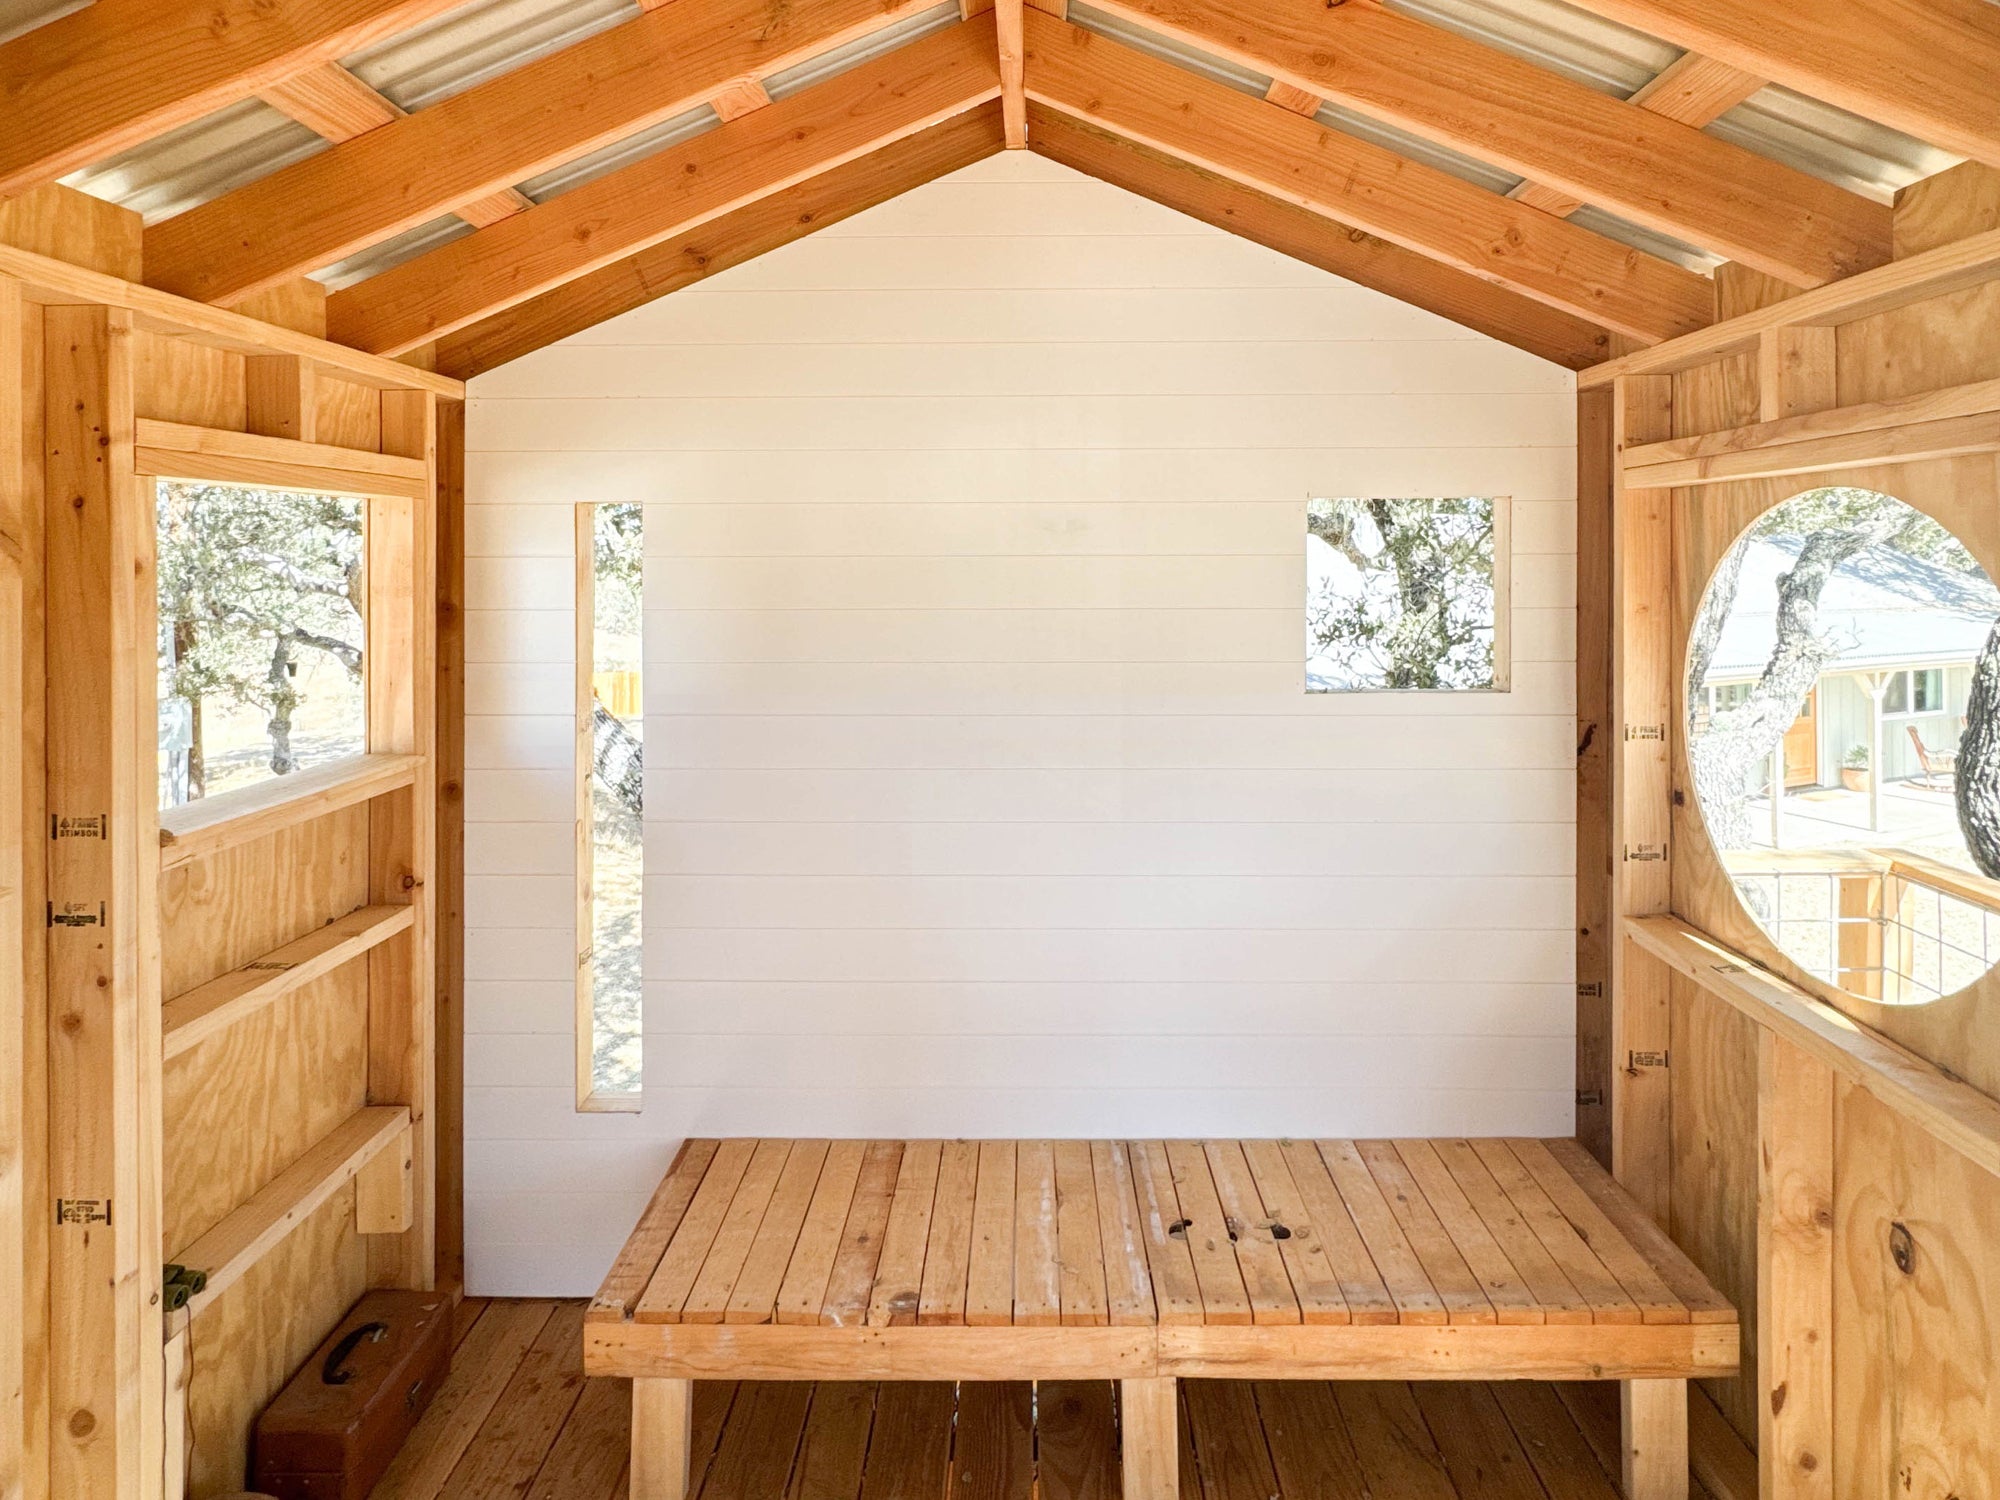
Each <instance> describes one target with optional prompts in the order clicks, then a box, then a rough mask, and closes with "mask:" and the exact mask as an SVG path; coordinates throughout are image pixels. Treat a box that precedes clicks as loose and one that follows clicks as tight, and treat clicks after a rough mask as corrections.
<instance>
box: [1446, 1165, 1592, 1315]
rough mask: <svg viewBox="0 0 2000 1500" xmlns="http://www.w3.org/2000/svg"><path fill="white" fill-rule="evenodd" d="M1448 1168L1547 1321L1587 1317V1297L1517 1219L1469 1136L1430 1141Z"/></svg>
mask: <svg viewBox="0 0 2000 1500" xmlns="http://www.w3.org/2000/svg"><path fill="white" fill-rule="evenodd" d="M1428 1144H1429V1145H1430V1147H1431V1149H1432V1150H1433V1151H1434V1152H1435V1153H1436V1154H1437V1158H1438V1160H1439V1161H1440V1162H1442V1163H1443V1164H1444V1168H1445V1170H1446V1171H1447V1172H1449V1173H1451V1177H1452V1181H1453V1182H1455V1183H1456V1184H1457V1185H1458V1189H1459V1191H1460V1192H1462V1193H1463V1194H1465V1197H1466V1201H1467V1202H1469V1203H1470V1204H1471V1205H1472V1208H1473V1211H1474V1212H1475V1213H1477V1214H1478V1215H1479V1217H1480V1220H1481V1222H1483V1223H1484V1224H1485V1225H1486V1228H1487V1230H1488V1232H1490V1233H1491V1234H1492V1236H1493V1238H1494V1239H1495V1240H1497V1241H1498V1242H1499V1243H1500V1246H1501V1248H1502V1249H1504V1250H1505V1251H1506V1252H1507V1259H1508V1260H1509V1261H1510V1262H1511V1263H1512V1264H1513V1266H1514V1269H1515V1270H1516V1271H1518V1272H1519V1273H1520V1275H1521V1279H1522V1280H1523V1281H1524V1282H1526V1283H1527V1285H1528V1287H1529V1289H1530V1290H1531V1291H1532V1292H1533V1293H1534V1296H1535V1302H1536V1304H1537V1305H1538V1306H1539V1307H1540V1308H1541V1313H1542V1321H1543V1322H1545V1323H1564V1324H1575V1323H1588V1322H1589V1321H1590V1303H1589V1301H1588V1300H1587V1299H1586V1298H1585V1297H1584V1295H1583V1294H1582V1293H1581V1292H1579V1291H1578V1290H1577V1289H1576V1288H1575V1287H1574V1286H1572V1285H1571V1284H1570V1280H1569V1278H1568V1277H1567V1276H1565V1275H1563V1272H1562V1267H1560V1266H1558V1265H1557V1264H1556V1263H1555V1260H1554V1258H1553V1257H1551V1256H1550V1254H1549V1252H1548V1250H1547V1248H1546V1247H1545V1246H1544V1245H1543V1244H1542V1242H1541V1241H1540V1240H1539V1239H1537V1238H1536V1237H1535V1233H1534V1231H1533V1230H1531V1229H1530V1228H1528V1226H1527V1225H1526V1224H1525V1223H1523V1222H1522V1221H1521V1216H1520V1214H1519V1213H1517V1212H1516V1211H1515V1209H1514V1204H1513V1201H1512V1200H1511V1199H1510V1198H1508V1196H1507V1195H1506V1194H1505V1193H1503V1192H1502V1191H1501V1190H1500V1184H1499V1183H1497V1182H1495V1181H1494V1180H1493V1174H1492V1173H1491V1172H1489V1171H1487V1170H1486V1164H1485V1163H1484V1162H1482V1161H1481V1160H1480V1159H1479V1153H1478V1152H1477V1151H1474V1150H1473V1149H1472V1145H1471V1143H1470V1142H1468V1141H1463V1140H1455V1141H1431V1142H1429V1143H1428Z"/></svg>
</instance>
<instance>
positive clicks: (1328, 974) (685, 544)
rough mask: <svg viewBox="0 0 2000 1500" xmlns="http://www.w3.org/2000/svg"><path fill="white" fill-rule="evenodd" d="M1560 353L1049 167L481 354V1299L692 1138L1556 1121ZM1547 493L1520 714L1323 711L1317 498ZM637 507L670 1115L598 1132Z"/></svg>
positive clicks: (475, 963)
mask: <svg viewBox="0 0 2000 1500" xmlns="http://www.w3.org/2000/svg"><path fill="white" fill-rule="evenodd" d="M1571 392H1572V382H1571V379H1570V377H1569V376H1568V375H1567V374H1565V373H1564V372H1562V371H1560V370H1558V369H1556V368H1555V367H1553V366H1550V365H1546V364H1543V363H1541V362H1540V361H1537V360H1535V359H1532V358H1530V357H1529V356H1527V355H1524V354H1520V353H1517V352H1515V351H1514V350H1511V349H1508V348H1506V347H1503V346H1502V345H1500V344H1497V343H1494V342H1492V341H1491V340H1488V339H1484V338H1480V337H1478V336H1476V335H1473V334H1469V333H1467V332H1466V331H1464V330H1463V329H1460V328H1458V327H1456V326H1454V325H1451V324H1448V323H1445V322H1442V321H1440V320H1438V319H1435V318H1432V317H1430V316H1428V315H1427V314H1424V313H1421V312H1417V311H1415V310H1413V309H1410V308H1407V307H1404V306H1402V305H1400V304H1398V303H1396V302H1393V301H1391V300H1389V299H1388V298H1385V297H1381V296H1378V295H1376V294H1374V293H1372V292H1368V291H1365V290H1362V289H1361V288H1358V287H1355V286H1352V285H1349V284H1347V283H1345V282H1342V281H1340V280H1337V279H1336V278H1334V277H1331V276H1328V275H1325V274H1323V273H1321V272H1319V271H1316V270H1313V269H1311V268H1310V267H1307V266H1303V265H1300V264H1298V263H1297V262H1294V261H1290V260H1287V259H1285V258H1283V257H1281V256H1278V255H1276V254H1273V253H1271V252H1268V251H1266V250H1263V249H1262V248H1260V247H1258V246H1255V245H1251V244H1248V243H1246V242H1244V241H1242V240H1239V239H1234V238H1231V237H1229V236H1226V235H1224V234H1222V233H1220V232H1217V231H1215V230H1212V229H1209V228H1207V227H1205V226H1203V225H1200V224H1197V223H1195V222H1193V221H1191V220H1188V219H1184V218H1181V217H1180V216H1178V215H1176V214H1173V213H1171V212H1169V211H1167V210H1165V209H1162V208H1158V207H1156V206H1154V205H1152V204H1150V203H1146V202H1144V201H1142V200H1140V199H1137V198H1134V197H1131V196H1129V195H1127V194H1125V193H1122V192H1120V191H1118V190H1116V189H1114V188H1110V187H1106V186H1104V185H1102V184H1099V183H1096V182H1093V181H1091V180H1089V179H1086V178H1083V177H1081V176H1078V175H1076V174H1074V173H1072V172H1070V171H1068V170H1067V169H1065V168H1063V167H1060V166H1057V165H1055V164H1053V163H1050V162H1047V161H1043V160H1041V159H1040V158H1037V157H1033V156H1028V155H1021V154H1009V155H1007V156H1004V157H996V158H993V159H992V160H990V161H988V162H985V163H983V164H981V165H979V166H977V167H973V168H970V169H968V170H966V171H964V172H961V173H958V174H957V175H955V176H953V177H951V178H948V179H946V180H944V181H942V182H938V183H935V184H932V185H931V186H929V187H926V188H923V189H920V190H918V191H917V192H914V193H912V194H910V195H908V196H906V197H904V198H902V199H900V200H897V201H896V202H893V203H890V204H887V205H885V206H883V207H881V208H877V209H875V210H874V211H872V212H870V213H867V214H864V215H861V216H859V217H857V218H855V219H853V220H850V221H848V222H847V223H844V224H841V225H837V226H835V227H833V228H830V229H827V230H824V231H822V232H821V233H819V234H817V235H814V236H813V237H811V238H810V239H808V240H806V241H803V242H801V243H799V244H796V245H793V246H791V247H789V248H787V249H785V250H781V251H779V252H777V253H776V254H773V255H770V256H767V257H765V258H764V259H762V260H759V261H756V262H754V263H753V264H750V265H748V266H744V267H740V268H738V269H736V270H733V271H730V272H727V273H725V274H723V275H721V276H718V277H716V278H714V279H713V280H710V281H708V282H705V283H702V284H701V285H700V286H698V287H695V288H691V289H690V290H687V291H684V292H681V293H678V294H676V295H675V296H672V297H669V298H667V299H665V300H664V301H661V302H658V303H655V304H654V305H652V306H650V307H647V308H645V309H642V310H640V311H638V312H634V313H631V314H628V315H627V316H625V317H622V318H620V319H617V320H616V321H614V322H611V323H607V324H604V325H603V326H601V327H598V328H595V329H592V330H590V331H589V332H587V333H584V334H581V335H579V336H577V337H575V338H573V339H570V340H568V341H567V342H566V343H563V344H560V345H557V346H555V347H553V348H550V349H547V350H544V351H542V352H541V353H538V354H535V355H532V356H530V357H528V358H527V359H524V360H521V361H520V362H518V363H516V364H514V365H511V366H509V367H507V368H505V369H502V370H499V371H496V372H494V373H493V374H490V375H486V376H482V377H481V378H480V379H478V380H477V381H475V382H474V383H473V387H472V399H471V410H470V427H469V447H470V450H471V452H470V457H469V485H468V490H469V501H470V514H469V518H468V527H467V534H468V537H469V546H468V551H469V553H470V554H471V555H470V556H469V557H468V559H467V567H466V573H467V591H468V596H469V601H468V602H469V605H470V614H469V618H468V621H467V624H468V668H467V711H468V714H469V719H470V722H469V724H468V726H467V764H468V771H467V815H468V825H469V826H468V829H467V844H468V849H467V867H468V872H469V873H468V889H467V893H466V895H467V909H468V912H469V918H468V932H467V945H466V946H467V967H468V975H469V981H468V995H467V1029H468V1036H467V1039H466V1079H467V1101H466V1115H467V1122H466V1123H467V1131H466V1134H467V1144H466V1152H467V1163H466V1168H467V1188H466V1193H467V1205H466V1206H467V1237H468V1280H469V1284H470V1288H471V1290H473V1291H474V1292H478V1293H492V1294H525V1293H538V1294H557V1293H563V1294H577V1293H584V1292H588V1291H590V1290H591V1289H593V1288H594V1286H595V1284H596V1281H597V1279H598V1277H599V1275H600V1274H601V1272H602V1271H603V1269H604V1268H605V1266H606V1265H607V1264H608V1263H609V1261H610V1258H611V1256H612V1253H613V1251H614V1250H615V1248H616V1246H617V1244H618V1242H619V1241H620V1240H621V1238H622V1237H623V1235H624V1233H625V1232H626V1230H627V1229H628V1228H629V1227H630V1225H631V1224H632V1222H633V1220H634V1219H635V1218H636V1217H637V1214H638V1211H639V1209H640V1207H641V1206H642V1204H643V1203H644V1201H645V1197H646V1195H647V1193H648V1191H649V1189H650V1188H651V1186H652V1184H653V1182H654V1181H655V1180H656V1178H657V1176H658V1174H659V1171H660V1170H661V1168H662V1167H663V1166H664V1164H665V1163H666V1161H667V1159H668V1156H669V1154H670V1152H671V1150H672V1148H673V1146H674V1144H675V1143H676V1141H677V1140H678V1139H679V1138H680V1137H681V1136H682V1135H684V1134H687V1133H690V1132H697V1133H708V1134H726V1133H759V1132H761V1133H767V1134H807V1133H825V1134H831V1135H864V1134H917V1133H935V1134H964V1135H996V1134H1022V1135H1033V1134H1038V1135H1091V1134H1100V1135H1101V1134H1108V1133H1118V1132H1132V1133H1141V1132H1143V1133H1148V1134H1166V1135H1196V1134H1202V1133H1214V1134H1221V1133H1232V1134H1251V1133H1260V1134H1274V1135H1275V1134H1290V1133H1310V1132H1317V1133H1326V1134H1363V1133H1377V1132H1383V1133H1386V1132H1411V1133H1416V1132H1431V1133H1435V1132H1490V1131H1525V1132H1552V1133H1553V1132H1560V1133H1567V1132H1568V1131H1569V1129H1570V1118H1571V1104H1570V1095H1571V1078H1572V1064H1571V1051H1572V1040H1571V1038H1572V1019H1571V1017H1572V998H1571V991H1570V985H1571V948H1572V938H1571V900H1572V897H1571V872H1572V864H1573V859H1572V852H1571V848H1572V846H1571V839H1572V834H1571V816H1572V811H1571V809H1572V799H1573V791H1574V786H1573V772H1572V765H1573V759H1572V752H1573V748H1574V747H1573V723H1572V718H1571V714H1572V696H1573V695H1572V688H1571V659H1572V654H1573V649H1574V642H1573V637H1574V630H1573V623H1572V622H1573V612H1572V607H1573V603H1574V556H1573V534H1574V505H1573V499H1574V495H1575V483H1574V477H1573V470H1574V461H1573V453H1574V447H1573V445H1574V432H1573V425H1572V424H1573V400H1572V395H1571ZM1312 493H1320V494H1338V493H1353V494H1390V495H1401V494H1450V493H1487V494H1504V495H1511V496H1512V497H1513V499H1514V504H1515V512H1514V515H1515V525H1514V547H1515V558H1514V578H1515V593H1514V602H1515V614H1514V639H1515V643H1516V652H1515V655H1516V662H1515V670H1514V682H1515V690H1514V691H1513V692H1512V693H1511V694H1507V695H1501V696H1463V697H1448V698H1447V697H1438V698H1420V697H1412V696H1373V697H1339V698H1336V697H1323V696H1320V697H1308V696H1307V695H1306V694H1305V693H1304V692H1303V691H1302V688H1301V680H1302V666H1301V663H1302V653H1303V645H1302V634H1303V624H1302V610H1303V600H1304V582H1303V576H1304V565H1303V561H1302V557H1303V552H1302V548H1303V545H1304V543H1303V534H1304V532H1303V528H1304V521H1303V514H1304V502H1305V500H1306V498H1307V496H1308V495H1309V494H1312ZM612 499H616V500H639V501H643V502H644V503H645V505H646V506H647V512H646V545H647V553H648V556H647V575H646V589H647V605H648V612H647V636H646V650H647V653H648V661H647V669H646V670H647V688H646V691H647V700H648V712H649V718H648V722H647V726H646V737H647V747H648V753H649V760H650V767H649V772H648V783H647V808H648V832H647V860H648V869H649V871H650V874H649V879H648V883H647V887H646V902H647V906H646V926H647V934H646V964H647V970H648V976H649V982H648V987H647V1002H646V1003H647V1008H648V1009H647V1027H648V1031H647V1036H646V1042H645V1045H646V1078H647V1095H646V1108H645V1111H644V1113H643V1114H640V1115H637V1116H617V1115H579V1114H577V1113H575V1111H574V1109H573V1107H572V1096H571V1085H570V1073H571V1041H570V1036H569V1028H570V989H569V965H570V957H569V955H570V953H571V952H572V938H571V934H570V932H569V931H568V929H567V925H566V924H567V923H568V921H569V913H570V910H571V904H570V902H571V898H570V818H571V812H570V807H569V803H568V795H569V794H568V787H569V776H570V773H569V755H570V729H569V722H568V718H567V713H568V704H569V701H570V696H569V695H570V671H571V667H570V640H571V627H570V613H569V611H570V588H571V584H570V579H571V563H570V558H569V547H570V535H571V533H570V512H569V507H570V506H571V505H572V504H574V503H575V502H577V501H580V500H612Z"/></svg>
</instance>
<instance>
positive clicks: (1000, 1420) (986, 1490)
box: [949, 1176, 1035, 1500]
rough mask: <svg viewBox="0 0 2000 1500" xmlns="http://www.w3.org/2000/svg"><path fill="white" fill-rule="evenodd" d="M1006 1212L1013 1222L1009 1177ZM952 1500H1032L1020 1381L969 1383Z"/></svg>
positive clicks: (1030, 1415) (1030, 1438) (1028, 1415)
mask: <svg viewBox="0 0 2000 1500" xmlns="http://www.w3.org/2000/svg"><path fill="white" fill-rule="evenodd" d="M1008 1185H1009V1189H1010V1191H1009V1194H1008V1211H1009V1221H1010V1222H1011V1220H1012V1210H1013V1194H1012V1191H1011V1188H1012V1178H1011V1176H1010V1178H1009V1184H1008ZM950 1485H951V1488H950V1491H949V1493H950V1496H951V1500H1034V1493H1035V1388H1034V1387H1033V1386H1032V1385H1030V1384H1028V1382H1026V1381H1024V1380H968V1381H965V1382H964V1383H963V1384H961V1385H960V1386H959V1388H958V1420H957V1422H956V1423H955V1424H954V1425H953V1427H952V1444H951V1479H950Z"/></svg>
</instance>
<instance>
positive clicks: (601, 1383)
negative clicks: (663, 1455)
mask: <svg viewBox="0 0 2000 1500" xmlns="http://www.w3.org/2000/svg"><path fill="white" fill-rule="evenodd" d="M631 1446H632V1382H631V1381H629V1380H614V1379H604V1380H586V1381H585V1382H584V1383H583V1394H582V1395H580V1396H578V1397H577V1398H576V1405H575V1406H574V1407H572V1408H571V1409H570V1414H569V1420H568V1421H567V1422H565V1423H563V1426H562V1431H561V1432H559V1433H557V1434H556V1440H555V1444H554V1446H553V1447H551V1448H550V1449H549V1456H548V1458H547V1459H546V1460H545V1461H544V1462H543V1464H542V1466H541V1468H540V1469H539V1470H537V1471H536V1473H535V1481H534V1485H533V1487H532V1488H530V1489H529V1491H528V1495H527V1500H614V1497H615V1496H618V1495H620V1494H621V1493H622V1491H621V1490H620V1487H619V1481H620V1480H621V1479H622V1478H623V1476H624V1473H625V1460H626V1455H627V1451H628V1450H629V1449H630V1448H631Z"/></svg>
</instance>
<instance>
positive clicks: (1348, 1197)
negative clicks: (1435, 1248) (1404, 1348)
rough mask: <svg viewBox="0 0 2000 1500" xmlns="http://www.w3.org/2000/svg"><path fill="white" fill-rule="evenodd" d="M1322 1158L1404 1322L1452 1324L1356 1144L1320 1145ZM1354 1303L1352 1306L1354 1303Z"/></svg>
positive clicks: (1331, 1142)
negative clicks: (1449, 1322)
mask: <svg viewBox="0 0 2000 1500" xmlns="http://www.w3.org/2000/svg"><path fill="white" fill-rule="evenodd" d="M1319 1155H1320V1160H1321V1161H1323V1162H1325V1163H1326V1169H1327V1171H1328V1173H1329V1174H1331V1176H1332V1178H1333V1185H1334V1190H1335V1191H1336V1192H1338V1193H1339V1194H1340V1200H1341V1202H1342V1203H1343V1204H1344V1205H1345V1206H1346V1208H1347V1212H1348V1214H1349V1215H1350V1216H1351V1217H1352V1219H1353V1221H1354V1228H1355V1230H1356V1232H1357V1233H1358V1234H1359V1235H1360V1236H1361V1243H1362V1246H1363V1247H1364V1248H1365V1249H1366V1251H1367V1253H1368V1258H1369V1259H1370V1260H1371V1261H1373V1262H1374V1263H1375V1269H1376V1270H1377V1271H1379V1272H1380V1273H1381V1275H1382V1284H1383V1285H1384V1286H1385V1287H1387V1288H1388V1292H1389V1298H1390V1300H1391V1301H1393V1302H1394V1303H1395V1304H1396V1320H1397V1321H1398V1322H1400V1323H1420V1324H1426V1325H1428V1324H1434V1323H1444V1322H1448V1321H1450V1313H1449V1311H1448V1310H1447V1309H1446V1307H1445V1301H1444V1297H1443V1296H1442V1295H1441V1294H1440V1293H1439V1291H1438V1289H1437V1288H1436V1287H1434V1286H1432V1285H1431V1279H1430V1276H1429V1274H1428V1273H1427V1272H1426V1271H1425V1269H1424V1263H1423V1261H1422V1260H1421V1259H1420V1258H1419V1257H1418V1255H1417V1252H1416V1250H1415V1248H1414V1247H1413V1246H1412V1245H1411V1244H1410V1241H1409V1239H1408V1238H1407V1237H1406V1236H1405V1235H1404V1233H1403V1227H1402V1225H1401V1224H1400V1223H1398V1222H1397V1219H1396V1215H1395V1213H1394V1212H1393V1211H1392V1210H1391V1209H1390V1207H1389V1204H1388V1201H1387V1200H1386V1199H1384V1198H1383V1196H1382V1189H1381V1187H1380V1186H1379V1185H1378V1184H1377V1183H1376V1181H1375V1178H1374V1175H1373V1174H1372V1173H1371V1172H1369V1170H1368V1163H1367V1162H1365V1161H1363V1160H1362V1158H1361V1153H1360V1151H1359V1150H1357V1149H1356V1148H1355V1144H1354V1142H1352V1141H1337V1140H1336V1141H1321V1142H1320V1143H1319ZM1350 1305H1351V1302H1350Z"/></svg>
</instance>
